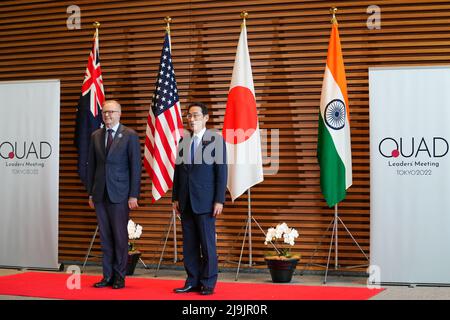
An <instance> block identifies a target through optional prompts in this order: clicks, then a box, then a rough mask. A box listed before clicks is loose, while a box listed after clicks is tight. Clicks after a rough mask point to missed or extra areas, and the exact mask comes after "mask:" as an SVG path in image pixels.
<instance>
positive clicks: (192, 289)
mask: <svg viewBox="0 0 450 320" xmlns="http://www.w3.org/2000/svg"><path fill="white" fill-rule="evenodd" d="M199 291H200V288H199V287H195V286H184V287H183V288H176V289H173V292H175V293H187V292H199Z"/></svg>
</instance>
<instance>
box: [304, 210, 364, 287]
mask: <svg viewBox="0 0 450 320" xmlns="http://www.w3.org/2000/svg"><path fill="white" fill-rule="evenodd" d="M339 222H340V223H341V224H342V226H343V227H344V228H345V231H347V233H348V234H349V236H350V237H351V238H352V240H353V242H354V243H355V244H356V246H357V247H358V248H359V250H360V251H361V252H362V254H363V255H364V257H365V258H366V260H367V261H369V257H368V256H367V255H366V253H365V252H364V250H363V249H362V248H361V246H360V245H359V243H358V242H357V241H356V239H355V238H354V237H353V235H352V233H351V232H350V230H348V228H347V226H346V225H345V223H344V222H343V221H342V219H341V218H340V217H339V215H338V207H337V204H336V205H335V206H334V217H333V219H332V220H331V222H330V224H329V225H328V227H327V229H326V230H325V233H326V232H327V231H328V230H329V229H330V227H331V226H332V225H333V231H332V233H331V240H330V246H329V249H328V258H327V264H326V265H321V264H315V263H311V261H312V259H313V258H314V256H315V255H316V253H317V251H318V249H319V246H320V245H321V244H322V240H321V241H320V242H319V244H318V245H317V246H316V249H315V250H314V253H313V255H312V256H311V258H310V262H309V263H308V264H306V265H305V268H304V269H303V270H302V271H301V272H300V275H303V273H304V271H305V270H306V269H307V268H308V267H309V266H318V267H324V268H325V277H324V280H323V283H324V284H326V283H327V276H328V269H329V265H330V258H331V249H332V248H333V242H334V248H335V258H334V262H335V264H334V269H335V270H337V269H338V268H339V264H338V223H339ZM324 237H325V235H323V236H322V239H323V238H324ZM333 240H334V241H333ZM368 266H369V264H363V265H356V266H348V267H345V268H347V269H352V268H361V267H368Z"/></svg>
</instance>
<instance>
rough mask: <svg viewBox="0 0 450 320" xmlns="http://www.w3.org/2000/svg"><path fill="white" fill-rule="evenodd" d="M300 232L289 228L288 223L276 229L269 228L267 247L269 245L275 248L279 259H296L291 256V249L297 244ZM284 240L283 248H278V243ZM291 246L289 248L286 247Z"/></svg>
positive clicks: (265, 242)
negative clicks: (296, 240)
mask: <svg viewBox="0 0 450 320" xmlns="http://www.w3.org/2000/svg"><path fill="white" fill-rule="evenodd" d="M298 235H299V234H298V231H297V230H296V229H294V228H289V227H288V225H287V224H286V222H283V223H280V224H278V225H277V226H276V227H275V228H269V229H268V230H267V234H266V240H265V241H264V244H265V245H268V244H269V243H270V244H271V245H272V246H273V247H274V249H275V251H276V252H277V256H278V257H285V258H294V257H298V256H293V255H292V254H291V252H290V251H291V247H292V246H293V245H294V244H295V239H297V238H298ZM281 239H283V246H277V245H276V242H277V241H278V240H281ZM286 245H289V246H286Z"/></svg>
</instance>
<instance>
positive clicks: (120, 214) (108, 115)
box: [88, 100, 141, 289]
mask: <svg viewBox="0 0 450 320" xmlns="http://www.w3.org/2000/svg"><path fill="white" fill-rule="evenodd" d="M120 115H121V106H120V104H119V103H118V102H117V101H114V100H108V101H105V102H104V103H103V108H102V117H103V122H104V123H105V128H101V129H98V130H96V131H94V132H93V133H92V136H91V142H90V147H89V158H88V161H89V162H88V193H89V206H90V207H91V208H95V212H96V214H97V221H98V225H99V229H100V241H101V244H102V254H103V279H102V280H101V281H100V282H98V283H96V284H95V285H94V287H96V288H103V287H106V286H112V287H113V289H120V288H123V287H124V286H125V274H126V267H127V260H128V230H127V224H128V220H129V212H130V210H131V209H135V208H137V207H138V200H137V198H138V197H139V191H140V184H141V147H140V143H139V136H138V135H137V133H136V132H135V131H134V130H132V129H130V128H127V127H125V126H124V125H122V124H120V122H119V121H120Z"/></svg>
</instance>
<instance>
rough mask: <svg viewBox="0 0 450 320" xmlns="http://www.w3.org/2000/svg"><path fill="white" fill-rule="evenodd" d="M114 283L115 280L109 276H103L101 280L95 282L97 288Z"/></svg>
mask: <svg viewBox="0 0 450 320" xmlns="http://www.w3.org/2000/svg"><path fill="white" fill-rule="evenodd" d="M112 285H113V280H112V279H108V278H103V279H102V280H100V282H97V283H95V284H94V287H95V288H104V287H108V286H112Z"/></svg>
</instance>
